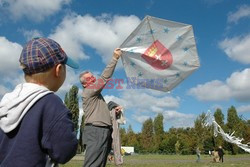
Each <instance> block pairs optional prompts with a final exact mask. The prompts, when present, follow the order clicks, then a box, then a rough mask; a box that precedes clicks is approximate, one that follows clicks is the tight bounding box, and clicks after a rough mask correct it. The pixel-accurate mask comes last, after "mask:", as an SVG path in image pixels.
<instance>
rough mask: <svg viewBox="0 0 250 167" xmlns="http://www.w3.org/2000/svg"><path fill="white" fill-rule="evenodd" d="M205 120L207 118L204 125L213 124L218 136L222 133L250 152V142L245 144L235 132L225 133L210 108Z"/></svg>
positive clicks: (215, 134) (225, 138) (226, 138)
mask: <svg viewBox="0 0 250 167" xmlns="http://www.w3.org/2000/svg"><path fill="white" fill-rule="evenodd" d="M204 120H205V124H204V126H211V125H213V128H214V136H215V137H217V136H218V134H220V135H221V136H222V138H223V139H224V140H225V141H227V142H229V143H232V144H235V145H237V146H238V147H240V148H242V149H243V150H244V151H246V152H248V153H250V143H247V144H243V143H242V141H243V140H244V139H243V138H239V137H236V136H233V134H234V132H233V133H232V134H228V133H225V132H224V130H223V129H222V128H221V126H220V125H219V124H218V123H217V122H216V121H215V118H214V116H212V114H211V111H210V110H208V112H207V113H206V116H205V118H204Z"/></svg>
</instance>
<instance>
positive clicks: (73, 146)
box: [42, 99, 78, 164]
mask: <svg viewBox="0 0 250 167" xmlns="http://www.w3.org/2000/svg"><path fill="white" fill-rule="evenodd" d="M50 101H51V103H54V105H51V108H50V109H47V112H46V113H47V115H46V116H45V118H44V119H46V120H47V121H44V124H45V125H44V135H43V139H42V146H43V148H44V149H45V150H46V151H47V153H48V154H49V157H50V158H51V159H52V160H53V161H55V162H57V163H61V164H64V163H66V162H68V161H69V160H70V159H71V158H72V157H73V156H74V155H75V154H76V151H77V146H78V140H77V138H76V134H75V132H74V128H73V122H72V121H71V113H70V112H69V110H68V109H67V108H66V107H65V106H64V105H63V103H62V102H58V100H57V99H54V100H53V99H51V100H50ZM49 103H50V102H49ZM57 103H60V104H57ZM55 104H56V105H55ZM48 110H49V111H48ZM48 120H49V121H48ZM46 122H49V123H50V124H49V123H48V124H49V125H46Z"/></svg>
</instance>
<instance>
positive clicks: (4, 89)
mask: <svg viewBox="0 0 250 167" xmlns="http://www.w3.org/2000/svg"><path fill="white" fill-rule="evenodd" d="M7 92H10V90H9V89H8V88H7V87H5V86H3V85H0V97H2V96H3V95H4V94H5V93H7ZM0 99H1V98H0Z"/></svg>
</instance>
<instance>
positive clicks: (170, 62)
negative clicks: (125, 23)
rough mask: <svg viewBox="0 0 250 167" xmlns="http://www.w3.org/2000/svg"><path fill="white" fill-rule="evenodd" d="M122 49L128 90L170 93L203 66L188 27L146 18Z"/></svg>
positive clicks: (149, 17) (191, 31)
mask: <svg viewBox="0 0 250 167" xmlns="http://www.w3.org/2000/svg"><path fill="white" fill-rule="evenodd" d="M120 48H121V49H122V51H123V55H122V63H123V66H124V68H125V72H126V75H127V79H128V88H129V87H131V88H150V89H156V90H160V91H170V90H172V89H173V88H174V87H176V86H177V85H178V84H179V83H180V82H181V81H182V80H184V79H185V78H186V77H188V76H189V75H190V74H191V73H192V72H193V71H195V70H196V69H197V68H199V66H200V62H199V58H198V55H197V49H196V43H195V39H194V34H193V28H192V26H191V25H188V24H183V23H178V22H173V21H168V20H163V19H159V18H155V17H151V16H146V17H145V18H144V19H143V21H142V22H141V23H140V24H139V26H138V27H137V28H136V29H135V30H134V31H133V32H132V33H131V34H130V36H129V37H128V38H127V39H126V40H125V41H124V42H123V44H122V45H121V46H120Z"/></svg>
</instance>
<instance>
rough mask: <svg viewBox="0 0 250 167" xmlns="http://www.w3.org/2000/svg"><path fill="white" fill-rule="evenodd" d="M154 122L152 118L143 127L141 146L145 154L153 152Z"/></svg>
mask: <svg viewBox="0 0 250 167" xmlns="http://www.w3.org/2000/svg"><path fill="white" fill-rule="evenodd" d="M153 134H154V133H153V121H152V119H151V118H149V119H148V120H146V121H145V122H144V123H143V125H142V133H141V144H142V148H143V150H144V151H145V152H152V151H153Z"/></svg>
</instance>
